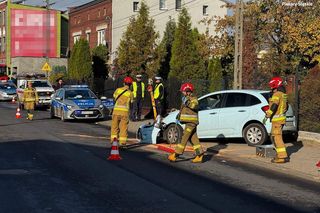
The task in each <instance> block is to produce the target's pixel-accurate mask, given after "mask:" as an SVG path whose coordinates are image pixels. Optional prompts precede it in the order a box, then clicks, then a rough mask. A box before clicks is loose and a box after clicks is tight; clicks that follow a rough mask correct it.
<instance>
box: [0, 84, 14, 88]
mask: <svg viewBox="0 0 320 213" xmlns="http://www.w3.org/2000/svg"><path fill="white" fill-rule="evenodd" d="M15 88H16V87H15V86H14V85H13V84H0V89H15Z"/></svg>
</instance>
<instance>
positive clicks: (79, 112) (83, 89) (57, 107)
mask: <svg viewBox="0 0 320 213" xmlns="http://www.w3.org/2000/svg"><path fill="white" fill-rule="evenodd" d="M50 115H51V118H54V117H59V118H61V120H62V121H65V120H68V119H70V120H71V119H103V118H104V116H105V113H104V106H103V104H102V102H101V100H100V99H98V98H97V96H96V95H95V94H94V93H93V92H92V91H91V90H90V89H89V88H88V86H87V85H70V86H64V87H63V88H61V89H59V90H57V91H56V93H55V94H54V95H52V101H51V110H50Z"/></svg>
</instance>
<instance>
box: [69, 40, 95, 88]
mask: <svg viewBox="0 0 320 213" xmlns="http://www.w3.org/2000/svg"><path fill="white" fill-rule="evenodd" d="M91 59H92V58H91V54H90V47H89V43H88V41H87V40H85V39H80V40H79V41H78V42H77V43H76V44H75V47H74V51H73V52H72V53H71V57H70V62H69V64H70V67H69V77H70V79H72V80H76V81H77V82H83V83H84V82H86V83H89V84H91V83H92V77H93V73H92V60H91Z"/></svg>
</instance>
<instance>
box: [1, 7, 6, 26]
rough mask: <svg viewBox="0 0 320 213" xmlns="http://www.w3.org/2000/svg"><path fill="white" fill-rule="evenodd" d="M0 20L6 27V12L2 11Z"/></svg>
mask: <svg viewBox="0 0 320 213" xmlns="http://www.w3.org/2000/svg"><path fill="white" fill-rule="evenodd" d="M2 20H3V25H6V20H7V19H6V11H5V10H4V11H3V12H2Z"/></svg>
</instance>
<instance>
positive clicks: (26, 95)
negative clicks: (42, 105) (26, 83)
mask: <svg viewBox="0 0 320 213" xmlns="http://www.w3.org/2000/svg"><path fill="white" fill-rule="evenodd" d="M22 101H23V102H38V101H39V97H38V93H37V91H36V90H35V89H34V88H31V89H29V88H26V89H24V90H23V98H22Z"/></svg>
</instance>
